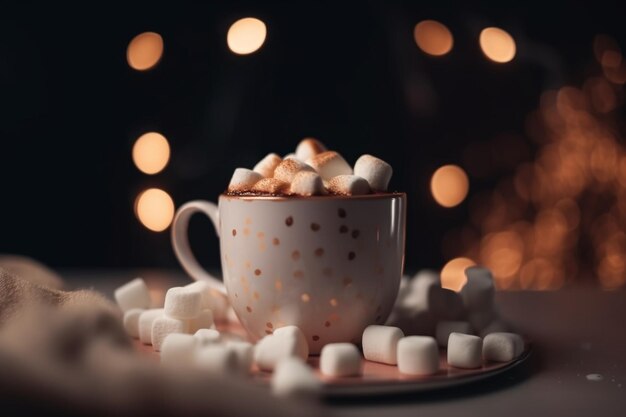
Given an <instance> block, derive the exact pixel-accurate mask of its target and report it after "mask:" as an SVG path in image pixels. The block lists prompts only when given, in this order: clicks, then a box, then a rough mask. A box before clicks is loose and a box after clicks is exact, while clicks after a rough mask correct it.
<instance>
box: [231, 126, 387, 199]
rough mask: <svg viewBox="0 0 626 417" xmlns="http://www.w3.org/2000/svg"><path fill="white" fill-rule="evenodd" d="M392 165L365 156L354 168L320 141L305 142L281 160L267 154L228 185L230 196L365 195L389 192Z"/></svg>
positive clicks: (305, 140) (240, 170)
mask: <svg viewBox="0 0 626 417" xmlns="http://www.w3.org/2000/svg"><path fill="white" fill-rule="evenodd" d="M392 173H393V170H392V168H391V165H389V164H388V163H386V162H385V161H383V160H382V159H379V158H376V157H375V156H372V155H362V156H361V157H360V158H359V159H357V161H356V163H355V164H354V168H353V167H351V166H350V165H349V164H348V163H347V162H346V160H345V159H344V158H343V157H342V156H341V155H340V154H339V153H337V152H335V151H329V150H327V149H326V147H325V146H324V145H323V144H322V143H321V142H320V141H318V140H316V139H313V138H307V139H304V140H302V141H301V142H300V143H299V144H298V147H297V148H296V152H295V153H292V154H289V155H286V156H285V157H284V158H281V157H280V156H278V155H277V154H275V153H270V154H268V155H267V156H266V157H265V158H263V159H262V160H261V161H259V163H257V164H256V165H255V166H254V168H253V169H252V170H250V169H246V168H237V169H236V170H235V172H234V174H233V176H232V178H231V180H230V184H229V185H228V192H229V193H231V194H245V193H259V194H270V195H299V196H312V195H325V194H335V195H363V194H370V193H372V192H384V191H387V186H388V185H389V180H390V179H391V175H392Z"/></svg>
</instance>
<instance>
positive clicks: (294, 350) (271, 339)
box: [254, 332, 308, 371]
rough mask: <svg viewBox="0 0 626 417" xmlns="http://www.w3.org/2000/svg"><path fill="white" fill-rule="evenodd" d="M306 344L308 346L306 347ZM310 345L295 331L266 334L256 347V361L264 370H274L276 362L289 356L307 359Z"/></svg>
mask: <svg viewBox="0 0 626 417" xmlns="http://www.w3.org/2000/svg"><path fill="white" fill-rule="evenodd" d="M305 346H306V347H305ZM305 353H306V354H307V355H308V345H303V344H302V343H301V341H300V340H299V337H298V336H297V335H296V334H295V333H293V334H289V333H283V334H282V335H281V334H276V332H274V334H272V335H268V336H265V337H264V338H263V339H261V340H260V341H259V342H258V343H257V344H256V346H255V348H254V362H255V363H256V364H257V366H258V367H259V369H260V370H262V371H272V370H273V369H274V368H275V367H276V364H277V363H278V362H279V361H280V360H281V359H284V358H287V357H292V356H294V357H297V358H300V359H301V360H306V358H307V356H305Z"/></svg>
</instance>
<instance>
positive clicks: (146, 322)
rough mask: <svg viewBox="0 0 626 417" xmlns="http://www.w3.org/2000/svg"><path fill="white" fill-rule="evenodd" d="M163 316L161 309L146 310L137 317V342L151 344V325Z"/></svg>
mask: <svg viewBox="0 0 626 417" xmlns="http://www.w3.org/2000/svg"><path fill="white" fill-rule="evenodd" d="M162 315H163V309H162V308H153V309H151V310H146V311H144V312H143V313H141V314H140V315H139V340H141V343H143V344H145V345H149V344H151V343H152V323H153V322H154V320H156V319H157V318H158V317H161V316H162Z"/></svg>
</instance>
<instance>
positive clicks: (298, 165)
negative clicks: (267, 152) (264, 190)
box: [274, 158, 313, 183]
mask: <svg viewBox="0 0 626 417" xmlns="http://www.w3.org/2000/svg"><path fill="white" fill-rule="evenodd" d="M300 171H310V172H313V168H312V167H310V166H309V165H307V164H305V163H304V162H302V161H300V160H299V159H296V158H287V159H283V161H282V162H281V163H280V164H278V166H277V167H276V169H275V170H274V178H276V179H277V180H280V181H282V182H286V183H291V181H293V178H294V177H295V176H296V174H297V173H298V172H300Z"/></svg>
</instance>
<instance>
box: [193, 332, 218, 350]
mask: <svg viewBox="0 0 626 417" xmlns="http://www.w3.org/2000/svg"><path fill="white" fill-rule="evenodd" d="M193 336H194V337H195V338H196V340H197V341H198V344H199V345H200V346H206V345H210V344H212V343H219V342H220V341H221V340H222V335H221V334H220V332H218V331H217V330H215V329H200V330H198V331H196V332H195V333H194V334H193Z"/></svg>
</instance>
